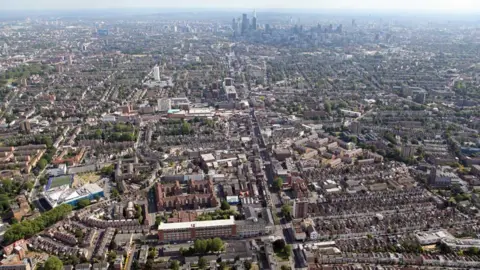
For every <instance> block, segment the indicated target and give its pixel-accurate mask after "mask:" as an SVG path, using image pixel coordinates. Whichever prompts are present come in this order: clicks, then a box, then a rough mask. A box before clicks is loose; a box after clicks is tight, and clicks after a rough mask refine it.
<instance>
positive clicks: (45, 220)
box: [3, 204, 72, 245]
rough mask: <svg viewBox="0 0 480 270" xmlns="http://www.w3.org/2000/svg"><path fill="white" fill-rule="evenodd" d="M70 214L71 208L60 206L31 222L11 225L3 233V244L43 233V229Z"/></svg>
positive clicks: (64, 205)
mask: <svg viewBox="0 0 480 270" xmlns="http://www.w3.org/2000/svg"><path fill="white" fill-rule="evenodd" d="M70 212H72V206H71V205H68V204H62V205H60V206H58V207H56V208H54V209H52V210H50V211H47V212H45V213H43V214H42V215H40V216H39V217H37V218H35V219H33V220H25V221H22V222H20V223H18V224H14V225H12V226H11V227H10V228H8V230H7V231H6V232H5V235H4V239H3V243H4V244H6V245H8V244H11V243H13V242H15V241H17V240H20V239H23V238H29V237H32V236H33V235H35V234H37V233H39V232H41V231H43V230H44V229H45V228H47V227H49V226H51V225H53V224H55V223H56V222H58V221H60V220H62V219H64V218H65V217H66V216H67V215H68V214H70Z"/></svg>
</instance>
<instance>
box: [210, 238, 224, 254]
mask: <svg viewBox="0 0 480 270" xmlns="http://www.w3.org/2000/svg"><path fill="white" fill-rule="evenodd" d="M210 249H211V251H214V252H218V251H221V250H222V249H223V241H222V239H220V238H218V237H215V238H213V239H212V241H211V246H210Z"/></svg>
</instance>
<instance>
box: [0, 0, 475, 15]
mask: <svg viewBox="0 0 480 270" xmlns="http://www.w3.org/2000/svg"><path fill="white" fill-rule="evenodd" d="M0 7H1V8H0V10H6V9H15V10H23V9H30V10H31V9H36V10H39V9H90V8H162V7H169V8H235V9H253V8H257V9H267V8H268V9H277V8H298V9H347V10H356V9H361V10H412V11H441V12H478V11H480V0H0Z"/></svg>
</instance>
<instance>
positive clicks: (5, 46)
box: [2, 43, 8, 55]
mask: <svg viewBox="0 0 480 270" xmlns="http://www.w3.org/2000/svg"><path fill="white" fill-rule="evenodd" d="M2 54H3V55H8V45H7V43H3V49H2Z"/></svg>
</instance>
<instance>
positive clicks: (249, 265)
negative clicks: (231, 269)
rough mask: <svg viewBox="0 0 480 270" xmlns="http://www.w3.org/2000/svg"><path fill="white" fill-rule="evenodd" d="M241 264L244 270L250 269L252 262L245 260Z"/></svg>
mask: <svg viewBox="0 0 480 270" xmlns="http://www.w3.org/2000/svg"><path fill="white" fill-rule="evenodd" d="M243 266H244V267H245V269H246V270H250V269H251V268H252V263H251V262H250V261H245V262H244V263H243Z"/></svg>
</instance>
